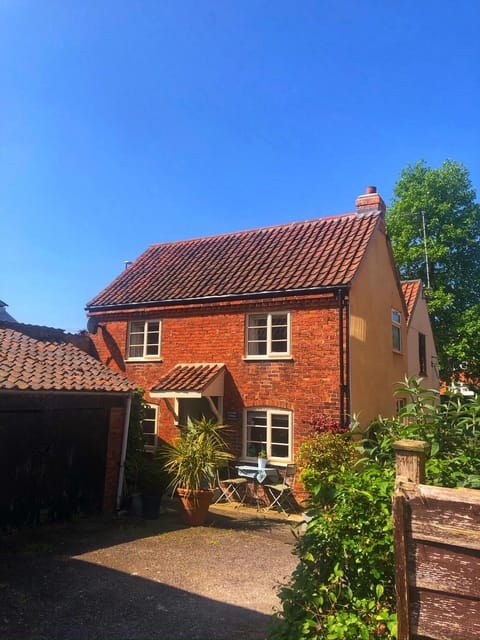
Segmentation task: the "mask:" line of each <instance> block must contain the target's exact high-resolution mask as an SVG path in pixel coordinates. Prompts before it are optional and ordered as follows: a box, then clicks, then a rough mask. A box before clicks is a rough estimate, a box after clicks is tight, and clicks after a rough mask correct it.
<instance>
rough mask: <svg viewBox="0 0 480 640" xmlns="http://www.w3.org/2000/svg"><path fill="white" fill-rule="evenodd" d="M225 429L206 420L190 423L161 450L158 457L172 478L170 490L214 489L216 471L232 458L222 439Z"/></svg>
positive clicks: (193, 490) (191, 421) (195, 490)
mask: <svg viewBox="0 0 480 640" xmlns="http://www.w3.org/2000/svg"><path fill="white" fill-rule="evenodd" d="M226 428H227V427H226V425H223V424H218V423H215V422H214V421H212V420H207V419H206V418H201V419H199V420H189V421H188V423H187V425H186V426H185V427H183V428H182V432H181V434H180V436H179V437H178V438H177V439H176V440H175V441H174V442H172V443H167V444H165V445H164V446H163V447H162V449H161V451H160V453H159V455H160V457H161V459H162V460H163V463H164V467H165V470H166V471H167V472H168V473H169V474H170V476H171V478H172V480H171V482H170V485H169V488H170V489H172V491H175V490H176V489H177V488H182V489H184V490H186V491H188V492H197V491H200V490H202V489H210V490H211V489H213V488H214V486H215V483H216V474H217V469H218V468H220V467H224V466H225V465H226V464H227V463H228V461H229V460H231V459H232V458H233V455H232V454H231V453H229V452H228V450H227V449H228V447H227V444H226V442H225V440H224V438H223V436H222V431H223V430H224V429H226Z"/></svg>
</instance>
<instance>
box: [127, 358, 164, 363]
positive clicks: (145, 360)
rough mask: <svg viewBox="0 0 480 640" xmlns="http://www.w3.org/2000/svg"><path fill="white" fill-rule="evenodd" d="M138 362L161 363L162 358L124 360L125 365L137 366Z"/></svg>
mask: <svg viewBox="0 0 480 640" xmlns="http://www.w3.org/2000/svg"><path fill="white" fill-rule="evenodd" d="M140 362H163V358H126V359H125V364H131V363H134V364H138V363H140Z"/></svg>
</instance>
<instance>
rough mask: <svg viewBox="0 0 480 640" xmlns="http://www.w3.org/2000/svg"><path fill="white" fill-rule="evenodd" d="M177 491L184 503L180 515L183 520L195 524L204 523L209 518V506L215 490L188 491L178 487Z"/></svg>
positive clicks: (181, 502) (181, 501)
mask: <svg viewBox="0 0 480 640" xmlns="http://www.w3.org/2000/svg"><path fill="white" fill-rule="evenodd" d="M177 493H178V495H179V497H180V504H181V505H182V510H181V514H180V515H181V517H182V520H183V522H184V523H185V524H190V525H194V526H197V525H201V524H204V523H205V521H206V519H207V515H208V508H209V507H210V504H211V502H212V498H213V491H210V490H207V489H200V490H198V491H187V490H185V489H181V488H178V489H177Z"/></svg>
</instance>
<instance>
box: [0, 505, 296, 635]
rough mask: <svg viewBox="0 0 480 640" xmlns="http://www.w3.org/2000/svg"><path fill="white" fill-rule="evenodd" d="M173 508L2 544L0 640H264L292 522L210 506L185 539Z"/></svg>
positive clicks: (287, 562)
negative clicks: (205, 520) (152, 517)
mask: <svg viewBox="0 0 480 640" xmlns="http://www.w3.org/2000/svg"><path fill="white" fill-rule="evenodd" d="M172 505H173V503H172ZM172 505H169V506H167V508H166V510H165V512H164V513H163V514H162V515H161V517H160V519H159V520H155V521H144V520H141V519H132V518H125V519H115V520H110V521H108V522H105V521H99V520H83V521H78V522H76V523H74V524H70V525H56V526H51V527H44V528H40V529H37V530H35V531H33V532H23V533H22V534H21V535H8V536H3V537H0V543H1V544H3V549H2V551H1V552H0V638H5V639H6V638H8V639H10V640H13V639H22V640H27V639H32V640H33V639H34V638H35V639H36V640H41V639H43V638H45V639H47V638H48V639H49V640H53V639H58V640H60V639H62V640H67V639H79V640H80V639H82V640H86V639H90V638H91V639H97V638H98V639H99V640H100V639H102V640H107V639H115V640H120V639H121V640H126V639H127V638H131V639H140V638H141V639H143V640H145V639H149V638H159V639H165V640H176V639H177V638H178V639H180V638H188V639H191V640H196V639H201V640H215V639H222V638H223V639H225V640H227V639H229V640H230V639H239V640H240V639H242V640H248V639H261V638H265V636H266V633H267V631H266V630H267V627H268V623H269V619H270V614H271V613H272V611H273V610H274V608H275V606H276V605H277V604H278V600H277V596H276V593H277V588H278V585H279V584H280V583H282V582H285V580H286V579H288V577H289V576H290V574H291V572H292V571H293V569H294V568H295V566H296V558H295V556H294V555H293V554H292V551H293V546H294V543H295V538H294V535H293V533H292V526H293V525H294V524H295V522H292V519H289V520H287V519H285V518H281V517H279V516H278V515H276V514H273V515H272V514H263V513H257V512H256V510H255V509H252V508H249V507H241V508H240V509H232V508H231V507H229V506H224V505H220V506H215V507H212V509H211V515H210V519H209V521H208V523H207V525H206V526H204V527H195V528H193V527H192V528H188V527H185V526H184V525H182V524H180V522H179V519H178V516H177V513H176V512H175V509H174V508H173V506H172Z"/></svg>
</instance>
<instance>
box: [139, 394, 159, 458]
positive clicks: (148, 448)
mask: <svg viewBox="0 0 480 640" xmlns="http://www.w3.org/2000/svg"><path fill="white" fill-rule="evenodd" d="M146 408H147V409H152V410H153V411H154V412H155V417H154V418H153V420H151V419H150V418H144V420H143V421H142V429H143V423H144V422H146V421H148V422H153V423H154V432H153V434H152V433H150V432H148V434H147V435H150V436H151V435H153V444H150V443H145V444H144V449H145V451H152V450H153V449H155V448H156V446H157V443H158V418H159V415H160V407H159V406H158V404H147V406H146ZM143 433H144V435H145V431H144V432H143Z"/></svg>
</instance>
